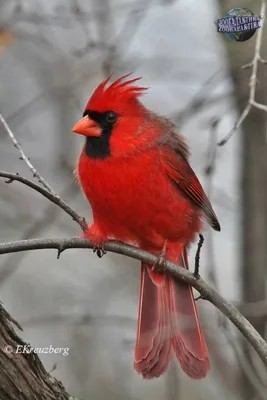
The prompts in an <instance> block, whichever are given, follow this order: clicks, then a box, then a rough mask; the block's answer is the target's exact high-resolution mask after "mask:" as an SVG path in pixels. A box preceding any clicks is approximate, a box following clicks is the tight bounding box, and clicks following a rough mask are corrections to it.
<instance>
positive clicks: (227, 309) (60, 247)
mask: <svg viewBox="0 0 267 400" xmlns="http://www.w3.org/2000/svg"><path fill="white" fill-rule="evenodd" d="M93 247H94V244H93V243H92V242H90V241H88V240H86V239H80V238H56V239H31V240H20V241H16V242H7V243H2V244H0V254H7V253H14V252H19V251H25V250H38V249H56V250H57V251H58V256H59V255H60V254H61V253H62V252H63V251H64V250H67V249H74V248H76V249H77V248H80V249H86V248H87V249H88V248H90V249H92V248H93ZM104 247H105V250H107V251H111V252H113V253H117V254H122V255H124V256H127V257H131V258H134V259H136V260H140V261H144V262H145V263H148V264H150V265H153V264H154V263H155V261H156V259H157V257H156V256H155V255H154V254H151V253H149V252H147V251H145V250H141V249H139V248H137V247H133V246H130V245H127V244H123V243H119V242H115V241H110V242H108V243H106V244H105V246H104ZM166 273H168V274H170V275H172V276H173V277H174V278H177V279H180V280H181V281H183V282H185V283H187V284H188V285H191V286H193V287H194V288H195V289H196V290H197V291H198V292H199V293H200V294H201V297H202V298H203V299H205V300H208V301H210V302H211V303H212V304H213V305H214V306H215V307H217V308H218V309H219V310H220V311H221V312H222V313H223V314H224V315H225V316H226V317H227V318H228V319H229V320H230V321H232V322H233V324H234V325H235V326H236V327H237V328H238V329H239V331H240V332H241V333H242V334H243V335H244V336H245V337H246V339H247V340H248V341H249V343H250V344H251V345H252V346H253V347H254V349H255V350H256V352H257V353H258V355H259V356H260V358H261V359H262V361H263V363H264V364H265V366H266V367H267V343H266V342H265V341H264V340H263V338H262V337H261V335H260V334H259V333H258V332H257V331H256V330H255V329H254V328H253V326H252V325H251V324H250V323H249V322H248V320H247V319H246V318H245V317H244V316H243V315H242V314H241V313H240V312H239V311H238V310H237V309H236V308H235V307H234V306H233V305H232V304H231V303H230V302H229V301H227V300H226V299H224V298H223V297H222V296H221V295H220V294H219V293H218V292H217V291H216V290H215V289H214V288H212V287H211V286H210V285H209V284H208V283H207V282H205V281H204V280H203V279H202V278H196V277H195V275H194V274H192V273H191V272H190V271H188V270H186V269H184V268H182V267H180V266H178V265H177V264H175V263H173V262H170V261H167V262H166Z"/></svg>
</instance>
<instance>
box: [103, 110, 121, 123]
mask: <svg viewBox="0 0 267 400" xmlns="http://www.w3.org/2000/svg"><path fill="white" fill-rule="evenodd" d="M117 118H118V116H117V114H116V113H115V112H114V111H109V112H108V113H107V114H106V120H107V121H108V122H115V121H116V119H117Z"/></svg>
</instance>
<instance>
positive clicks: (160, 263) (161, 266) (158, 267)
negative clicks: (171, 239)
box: [152, 239, 168, 274]
mask: <svg viewBox="0 0 267 400" xmlns="http://www.w3.org/2000/svg"><path fill="white" fill-rule="evenodd" d="M167 243H168V240H167V239H164V243H163V248H162V250H161V252H160V253H159V254H158V256H157V259H156V261H155V262H154V263H153V265H152V271H157V272H159V273H161V274H164V273H165V270H166V259H165V255H166V249H167Z"/></svg>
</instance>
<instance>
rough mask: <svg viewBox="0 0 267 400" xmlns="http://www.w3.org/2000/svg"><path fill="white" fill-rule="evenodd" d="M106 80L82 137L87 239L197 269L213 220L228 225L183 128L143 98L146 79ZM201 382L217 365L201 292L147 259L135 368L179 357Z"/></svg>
mask: <svg viewBox="0 0 267 400" xmlns="http://www.w3.org/2000/svg"><path fill="white" fill-rule="evenodd" d="M129 75H130V74H128V75H125V76H123V77H122V78H120V79H118V80H116V81H115V82H114V83H112V84H110V85H109V86H108V82H109V80H110V77H109V78H108V79H107V80H105V81H104V82H102V83H101V84H100V85H99V86H98V87H97V88H96V90H95V92H94V93H93V95H92V97H91V98H90V100H89V101H88V103H87V105H86V107H85V111H84V113H83V118H82V119H81V120H80V121H79V122H78V123H77V124H76V125H75V126H74V127H73V131H74V132H76V133H79V134H82V135H84V136H85V145H84V147H83V150H82V153H81V156H80V159H79V162H78V166H77V173H78V177H79V181H80V184H81V186H82V189H83V191H84V193H85V195H86V197H87V199H88V201H89V203H90V205H91V207H92V211H93V223H92V224H91V225H90V226H89V227H88V230H87V231H86V232H85V234H84V236H85V237H86V238H88V239H90V240H92V241H93V242H94V243H95V244H96V245H98V246H101V245H103V244H104V243H105V242H106V241H108V240H109V239H116V240H119V241H123V242H128V243H135V244H136V245H137V246H138V247H140V248H142V249H145V250H147V251H150V252H152V253H154V254H156V255H158V257H164V258H166V259H169V260H171V261H173V262H176V263H179V264H180V265H182V266H183V267H184V268H187V269H188V261H187V249H188V246H189V244H190V243H191V242H192V241H193V240H194V238H195V236H196V234H197V233H198V232H200V230H201V219H202V217H203V216H205V217H206V219H207V221H208V222H209V224H210V225H211V226H212V228H213V229H215V230H217V231H219V230H220V225H219V222H218V220H217V217H216V215H215V213H214V211H213V209H212V206H211V204H210V202H209V200H208V198H207V196H206V194H205V193H204V190H203V188H202V186H201V184H200V183H199V180H198V179H197V177H196V175H195V173H194V171H193V170H192V168H191V167H190V164H189V162H188V158H189V150H188V147H187V145H186V144H185V141H184V139H183V138H182V136H180V135H178V134H177V133H175V126H174V125H173V124H172V123H171V122H170V121H169V120H168V119H166V118H163V117H159V116H158V115H156V114H154V113H153V112H152V111H149V110H148V109H147V108H146V107H145V106H144V105H143V104H142V103H141V102H140V100H139V97H140V96H141V95H142V94H143V93H144V91H145V90H146V89H147V88H144V87H139V86H135V85H134V83H135V82H136V81H138V80H139V79H141V78H136V79H131V80H128V81H125V78H126V77H128V76H129ZM173 352H174V354H175V355H176V357H177V359H178V361H179V363H180V365H181V367H182V369H183V370H184V371H185V372H186V374H187V375H189V376H190V377H191V378H194V379H201V378H204V377H205V376H206V374H207V372H208V370H209V368H210V363H209V357H208V351H207V347H206V343H205V339H204V336H203V332H202V329H201V327H200V322H199V317H198V312H197V308H196V304H195V302H194V297H193V292H192V288H191V287H190V286H188V285H187V284H185V283H183V282H180V281H178V280H174V279H173V278H171V277H170V276H168V275H164V274H159V273H157V272H155V271H154V270H153V268H152V267H151V266H150V265H146V264H144V263H142V266H141V285H140V300H139V313H138V326H137V338H136V346H135V358H134V368H135V370H136V371H137V372H138V373H140V374H142V376H143V377H144V378H145V379H152V378H155V377H159V376H160V375H162V374H163V373H164V372H165V371H166V370H167V368H168V366H169V364H170V360H171V357H172V354H173Z"/></svg>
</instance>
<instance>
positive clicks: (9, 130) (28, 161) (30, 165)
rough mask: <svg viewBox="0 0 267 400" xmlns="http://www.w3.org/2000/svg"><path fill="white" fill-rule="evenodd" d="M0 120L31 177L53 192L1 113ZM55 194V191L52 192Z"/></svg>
mask: <svg viewBox="0 0 267 400" xmlns="http://www.w3.org/2000/svg"><path fill="white" fill-rule="evenodd" d="M0 121H1V123H2V124H3V126H4V128H5V130H6V132H7V134H8V136H9V137H10V139H11V140H12V142H13V144H14V146H15V147H16V149H18V151H19V153H20V157H21V159H22V160H23V161H24V162H25V163H26V165H27V166H28V167H29V168H30V170H31V171H32V174H33V177H34V178H37V179H38V181H39V182H40V183H41V184H42V185H43V186H44V187H45V188H46V189H47V190H48V191H49V192H50V193H54V191H53V189H52V188H51V186H50V185H49V183H47V182H46V180H45V179H44V178H42V177H41V175H40V174H39V172H38V171H37V170H36V169H35V168H34V166H33V165H32V163H31V162H30V160H29V158H28V157H27V156H26V155H25V153H24V151H23V149H22V147H21V145H20V144H19V142H18V141H17V139H16V138H15V136H14V134H13V132H12V130H11V129H10V127H9V125H8V123H7V122H6V120H5V118H4V117H3V115H2V114H1V113H0ZM54 194H55V193H54Z"/></svg>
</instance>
